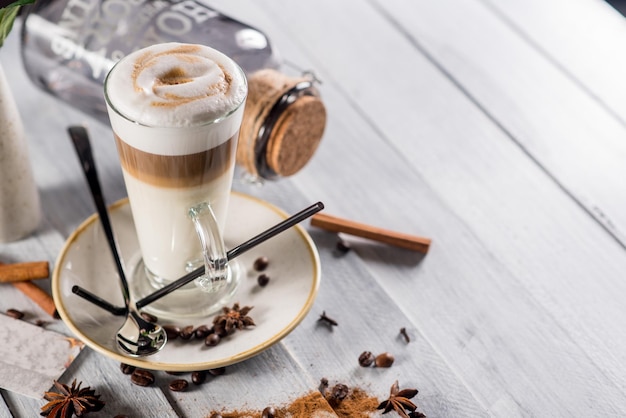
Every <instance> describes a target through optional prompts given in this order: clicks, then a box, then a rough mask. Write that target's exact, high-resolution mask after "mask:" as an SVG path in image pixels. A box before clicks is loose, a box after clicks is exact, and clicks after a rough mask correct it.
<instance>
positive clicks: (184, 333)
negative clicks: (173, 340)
mask: <svg viewBox="0 0 626 418" xmlns="http://www.w3.org/2000/svg"><path fill="white" fill-rule="evenodd" d="M193 334H194V328H193V325H187V326H186V327H184V328H183V329H181V330H180V333H179V334H178V336H179V337H180V338H182V339H183V340H190V339H191V337H193Z"/></svg>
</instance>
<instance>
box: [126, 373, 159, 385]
mask: <svg viewBox="0 0 626 418" xmlns="http://www.w3.org/2000/svg"><path fill="white" fill-rule="evenodd" d="M130 381H131V382H133V383H134V384H136V385H137V386H150V385H151V384H153V383H154V375H153V374H152V373H151V372H150V371H148V370H144V369H137V370H135V371H134V372H133V374H131V375H130Z"/></svg>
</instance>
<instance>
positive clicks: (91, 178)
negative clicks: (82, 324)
mask: <svg viewBox="0 0 626 418" xmlns="http://www.w3.org/2000/svg"><path fill="white" fill-rule="evenodd" d="M67 131H68V133H69V135H70V138H71V139H72V143H73V144H74V148H75V149H76V154H77V155H78V159H79V160H80V163H81V167H82V169H83V173H84V174H85V177H86V179H87V183H88V184H89V189H90V190H91V195H92V197H93V201H94V203H95V205H96V210H97V212H98V216H99V217H100V223H101V224H102V229H103V230H104V234H105V235H106V238H107V242H108V244H109V247H110V248H111V252H112V253H113V259H114V261H115V267H116V268H117V272H118V274H119V278H120V283H121V285H122V293H123V296H124V304H125V305H126V306H128V305H129V303H130V291H129V288H128V281H127V280H126V275H125V273H124V267H123V266H122V260H121V258H120V255H119V252H118V249H117V242H116V241H115V237H114V236H113V229H112V228H111V221H110V220H109V214H108V212H107V208H106V204H105V202H104V195H103V194H102V188H101V187H100V181H99V179H98V172H97V170H96V165H95V162H94V158H93V153H92V151H91V144H90V143H89V135H88V134H87V129H85V128H84V127H83V126H70V127H69V128H68V130H67Z"/></svg>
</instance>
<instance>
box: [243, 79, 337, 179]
mask: <svg viewBox="0 0 626 418" xmlns="http://www.w3.org/2000/svg"><path fill="white" fill-rule="evenodd" d="M325 126H326V108H325V107H324V104H323V103H322V101H321V99H320V96H319V92H318V91H317V89H316V88H315V86H314V78H313V77H310V76H302V77H295V78H294V77H289V76H287V75H285V74H282V73H280V72H278V71H276V70H272V69H266V70H261V71H257V72H255V73H253V74H251V75H250V76H249V77H248V98H247V101H246V109H245V112H244V117H243V122H242V124H241V130H240V132H239V145H238V148H237V164H239V165H240V166H242V167H243V168H244V169H245V170H246V171H247V172H248V173H250V174H251V175H252V176H253V177H256V178H262V179H268V180H274V179H277V178H280V177H287V176H291V175H293V174H295V173H297V172H298V171H300V169H302V168H303V167H304V166H305V165H306V163H307V162H308V161H309V160H310V159H311V158H312V157H313V154H314V153H315V151H316V149H317V147H318V145H319V143H320V141H321V139H322V135H323V133H324V129H325Z"/></svg>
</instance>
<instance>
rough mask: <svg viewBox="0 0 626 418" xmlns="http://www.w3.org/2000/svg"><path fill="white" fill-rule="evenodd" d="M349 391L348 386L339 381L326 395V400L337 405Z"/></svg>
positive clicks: (332, 404)
mask: <svg viewBox="0 0 626 418" xmlns="http://www.w3.org/2000/svg"><path fill="white" fill-rule="evenodd" d="M348 392H349V389H348V386H346V385H344V384H343V383H337V384H336V385H335V386H333V388H332V389H331V390H330V393H329V394H328V395H327V396H326V400H327V401H328V403H329V404H330V405H331V406H334V407H336V406H337V405H339V404H340V403H341V401H343V400H344V399H345V398H346V396H348Z"/></svg>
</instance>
